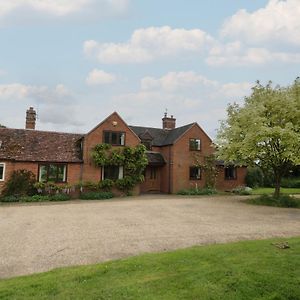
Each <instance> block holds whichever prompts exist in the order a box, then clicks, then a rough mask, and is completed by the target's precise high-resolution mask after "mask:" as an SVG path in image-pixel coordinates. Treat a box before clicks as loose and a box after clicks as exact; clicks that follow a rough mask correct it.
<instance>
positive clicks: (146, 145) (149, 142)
mask: <svg viewBox="0 0 300 300" xmlns="http://www.w3.org/2000/svg"><path fill="white" fill-rule="evenodd" d="M142 144H143V145H144V146H145V147H146V149H147V150H151V147H152V140H142Z"/></svg>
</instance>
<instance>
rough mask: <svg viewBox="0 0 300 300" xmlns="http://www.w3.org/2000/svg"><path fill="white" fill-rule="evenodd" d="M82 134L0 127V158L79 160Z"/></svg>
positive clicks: (18, 159)
mask: <svg viewBox="0 0 300 300" xmlns="http://www.w3.org/2000/svg"><path fill="white" fill-rule="evenodd" d="M83 136H84V135H82V134H73V133H61V132H51V131H39V130H28V129H27V130H26V129H10V128H0V144H1V146H0V159H9V160H16V161H38V162H43V161H51V162H81V161H82V160H81V159H80V144H79V141H80V139H81V138H82V137H83Z"/></svg>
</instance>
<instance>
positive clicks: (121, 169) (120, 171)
mask: <svg viewBox="0 0 300 300" xmlns="http://www.w3.org/2000/svg"><path fill="white" fill-rule="evenodd" d="M104 168H105V166H104V167H102V172H101V180H104V179H105V178H104ZM123 177H124V168H123V166H119V175H118V179H123Z"/></svg>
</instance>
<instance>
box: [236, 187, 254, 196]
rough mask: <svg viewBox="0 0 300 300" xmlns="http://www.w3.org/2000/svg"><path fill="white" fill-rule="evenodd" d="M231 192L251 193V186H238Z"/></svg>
mask: <svg viewBox="0 0 300 300" xmlns="http://www.w3.org/2000/svg"><path fill="white" fill-rule="evenodd" d="M232 192H233V193H234V194H238V195H251V193H252V188H250V187H248V186H238V187H236V188H235V189H233V190H232Z"/></svg>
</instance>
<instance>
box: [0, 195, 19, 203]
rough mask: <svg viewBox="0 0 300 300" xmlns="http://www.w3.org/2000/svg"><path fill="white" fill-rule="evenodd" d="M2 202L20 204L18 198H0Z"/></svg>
mask: <svg viewBox="0 0 300 300" xmlns="http://www.w3.org/2000/svg"><path fill="white" fill-rule="evenodd" d="M0 201H1V202H19V198H18V197H17V196H4V197H1V198H0Z"/></svg>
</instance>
